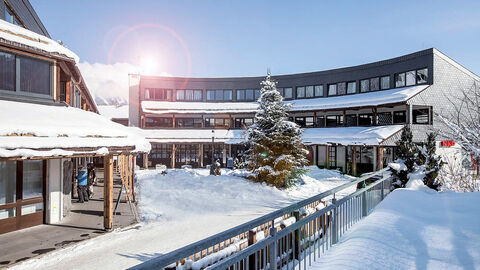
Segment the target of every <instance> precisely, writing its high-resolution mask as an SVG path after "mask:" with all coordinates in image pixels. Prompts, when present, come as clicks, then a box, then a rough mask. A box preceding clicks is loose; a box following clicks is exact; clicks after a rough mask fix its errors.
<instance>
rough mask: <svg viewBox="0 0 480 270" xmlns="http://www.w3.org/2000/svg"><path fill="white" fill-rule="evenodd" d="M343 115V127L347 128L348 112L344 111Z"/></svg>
mask: <svg viewBox="0 0 480 270" xmlns="http://www.w3.org/2000/svg"><path fill="white" fill-rule="evenodd" d="M342 115H343V126H345V127H346V126H347V111H346V110H343V112H342Z"/></svg>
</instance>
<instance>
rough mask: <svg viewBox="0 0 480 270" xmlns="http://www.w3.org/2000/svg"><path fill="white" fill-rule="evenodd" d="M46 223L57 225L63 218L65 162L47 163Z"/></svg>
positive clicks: (57, 160) (51, 161)
mask: <svg viewBox="0 0 480 270" xmlns="http://www.w3.org/2000/svg"><path fill="white" fill-rule="evenodd" d="M47 164H48V165H47V202H46V206H47V207H46V209H45V211H46V223H48V224H51V223H56V222H59V221H60V220H62V217H63V193H62V189H63V184H62V182H63V175H62V174H63V168H62V166H63V165H62V164H63V161H62V160H61V159H50V160H48V163H47Z"/></svg>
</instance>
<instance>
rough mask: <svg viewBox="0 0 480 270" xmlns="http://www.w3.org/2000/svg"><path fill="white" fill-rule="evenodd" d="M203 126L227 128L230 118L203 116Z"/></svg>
mask: <svg viewBox="0 0 480 270" xmlns="http://www.w3.org/2000/svg"><path fill="white" fill-rule="evenodd" d="M205 127H220V128H229V127H230V119H228V118H205Z"/></svg>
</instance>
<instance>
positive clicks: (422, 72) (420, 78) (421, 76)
mask: <svg viewBox="0 0 480 270" xmlns="http://www.w3.org/2000/svg"><path fill="white" fill-rule="evenodd" d="M427 79H428V69H426V68H424V69H419V70H417V83H418V84H420V83H427Z"/></svg>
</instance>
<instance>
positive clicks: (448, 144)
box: [442, 141, 455, 147]
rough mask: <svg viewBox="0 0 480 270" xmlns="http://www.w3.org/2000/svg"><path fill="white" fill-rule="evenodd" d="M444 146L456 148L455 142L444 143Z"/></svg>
mask: <svg viewBox="0 0 480 270" xmlns="http://www.w3.org/2000/svg"><path fill="white" fill-rule="evenodd" d="M442 146H444V147H452V146H455V142H454V141H442Z"/></svg>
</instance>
